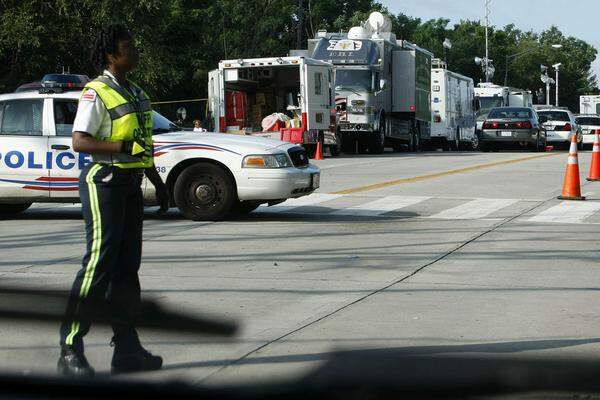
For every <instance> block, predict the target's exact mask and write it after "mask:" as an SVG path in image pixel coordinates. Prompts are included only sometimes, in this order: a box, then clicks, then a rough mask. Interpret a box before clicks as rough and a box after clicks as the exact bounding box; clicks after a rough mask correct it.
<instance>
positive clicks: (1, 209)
mask: <svg viewBox="0 0 600 400" xmlns="http://www.w3.org/2000/svg"><path fill="white" fill-rule="evenodd" d="M29 207H31V203H23V204H0V216H2V217H8V216H11V215H15V214H20V213H22V212H23V211H25V210H27V209H28V208H29Z"/></svg>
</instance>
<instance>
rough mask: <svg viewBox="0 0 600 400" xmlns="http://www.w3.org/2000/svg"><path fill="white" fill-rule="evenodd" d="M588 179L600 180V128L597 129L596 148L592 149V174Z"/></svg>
mask: <svg viewBox="0 0 600 400" xmlns="http://www.w3.org/2000/svg"><path fill="white" fill-rule="evenodd" d="M587 180H588V181H600V130H599V129H596V138H595V139H594V148H593V149H592V166H591V167H590V176H589V177H588V178H587Z"/></svg>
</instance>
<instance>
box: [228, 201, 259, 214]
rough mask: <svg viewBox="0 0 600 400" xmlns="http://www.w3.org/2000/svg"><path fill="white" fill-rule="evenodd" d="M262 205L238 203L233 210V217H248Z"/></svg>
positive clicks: (254, 202)
mask: <svg viewBox="0 0 600 400" xmlns="http://www.w3.org/2000/svg"><path fill="white" fill-rule="evenodd" d="M261 204H262V203H261V202H260V201H252V200H248V201H239V200H238V201H236V202H235V203H234V204H233V207H232V208H231V214H233V215H247V214H250V213H251V212H252V211H254V210H256V209H257V208H258V207H259V206H260V205H261Z"/></svg>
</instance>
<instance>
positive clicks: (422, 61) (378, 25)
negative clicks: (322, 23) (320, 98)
mask: <svg viewBox="0 0 600 400" xmlns="http://www.w3.org/2000/svg"><path fill="white" fill-rule="evenodd" d="M390 30H391V23H390V20H389V19H388V18H387V17H385V16H384V15H383V14H381V13H379V12H374V13H372V14H371V15H370V16H369V19H368V20H367V21H366V22H364V23H363V24H362V25H361V26H356V27H353V28H351V29H350V30H349V31H348V32H347V33H331V32H326V31H319V32H318V33H317V35H316V37H315V38H314V39H309V41H308V55H309V57H311V58H313V59H316V60H321V61H324V62H327V63H331V64H333V65H334V70H335V84H334V87H335V102H336V109H337V113H338V120H337V128H336V134H337V135H338V136H339V137H340V140H341V145H342V149H343V151H344V152H349V153H353V152H359V153H364V152H366V151H369V152H370V153H375V154H377V153H382V152H383V151H384V148H385V147H386V146H391V147H393V148H394V150H399V149H400V148H401V147H402V146H403V145H404V144H408V145H409V148H410V149H411V150H413V151H416V150H418V149H419V148H420V144H421V143H422V142H423V141H429V139H430V133H431V97H430V92H431V59H432V58H433V54H432V53H431V52H429V51H427V50H425V49H422V48H420V47H419V46H417V45H415V44H412V43H409V42H407V41H405V40H396V36H395V35H394V34H393V33H392V32H390Z"/></svg>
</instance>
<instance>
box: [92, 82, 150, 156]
mask: <svg viewBox="0 0 600 400" xmlns="http://www.w3.org/2000/svg"><path fill="white" fill-rule="evenodd" d="M129 83H130V87H131V89H132V90H134V91H135V92H136V93H134V94H132V93H129V92H128V91H126V90H125V89H124V88H123V87H121V86H119V85H117V84H116V83H115V82H114V81H113V80H112V79H110V78H108V77H106V76H99V77H98V78H96V79H94V80H93V81H91V82H88V83H87V85H85V88H84V90H83V92H82V93H85V92H86V90H87V89H88V88H89V89H94V91H95V92H96V93H97V95H98V96H100V99H101V100H102V102H103V103H104V105H105V106H106V109H107V110H108V115H109V116H110V120H111V132H110V135H109V136H107V137H104V138H99V139H101V140H108V141H113V142H117V141H130V140H134V139H136V141H137V142H138V143H140V140H139V139H140V138H142V141H143V142H144V143H143V144H144V145H145V146H146V147H148V146H149V147H150V148H152V108H151V106H150V98H149V97H148V96H147V95H146V93H145V92H144V91H143V90H142V89H141V88H140V87H138V86H137V85H135V84H133V83H131V82H129ZM132 95H133V96H135V97H133V96H132ZM140 144H142V143H140ZM93 158H94V161H99V162H102V163H104V162H107V163H110V164H112V165H115V166H117V167H120V168H149V167H152V166H153V165H154V161H153V158H152V157H148V156H145V155H143V154H142V155H141V156H140V157H137V156H135V157H134V156H131V155H128V154H113V155H109V156H106V157H104V156H100V157H98V156H96V155H93ZM104 158H106V160H104Z"/></svg>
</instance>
